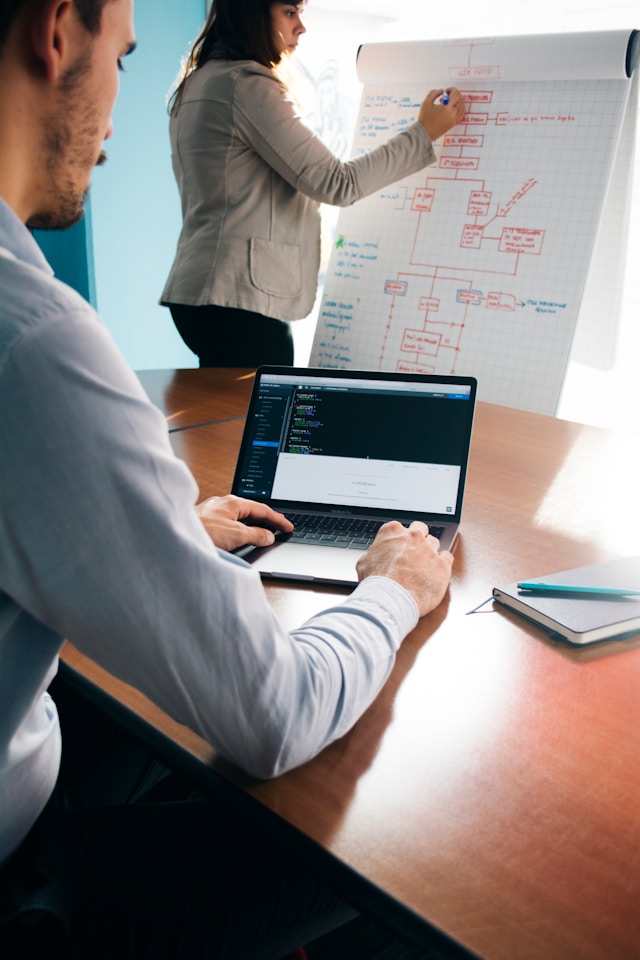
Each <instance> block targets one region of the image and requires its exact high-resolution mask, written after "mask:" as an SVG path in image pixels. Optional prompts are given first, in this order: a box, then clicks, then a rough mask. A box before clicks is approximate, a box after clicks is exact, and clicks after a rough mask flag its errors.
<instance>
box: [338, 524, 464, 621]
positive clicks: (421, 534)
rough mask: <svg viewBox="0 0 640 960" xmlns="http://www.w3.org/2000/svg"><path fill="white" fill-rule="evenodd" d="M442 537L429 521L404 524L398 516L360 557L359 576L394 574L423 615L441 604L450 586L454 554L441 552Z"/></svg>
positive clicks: (362, 577) (393, 578)
mask: <svg viewBox="0 0 640 960" xmlns="http://www.w3.org/2000/svg"><path fill="white" fill-rule="evenodd" d="M439 548H440V541H439V540H436V538H435V537H432V536H431V534H430V533H429V528H428V527H427V525H426V523H421V522H420V521H419V520H414V522H413V523H412V524H410V525H409V526H408V527H403V525H402V524H401V523H398V522H397V521H396V520H393V521H391V523H385V524H384V526H382V527H381V528H380V530H379V532H378V535H377V537H376V539H375V540H374V542H373V544H372V546H371V548H370V549H369V550H368V551H367V553H365V554H364V556H362V557H361V558H360V560H359V561H358V563H357V565H356V567H357V571H358V577H359V579H360V580H364V578H365V577H372V576H381V577H390V578H391V580H395V581H396V582H397V583H399V584H401V586H403V587H404V588H405V589H406V590H408V591H409V593H410V594H411V595H412V596H413V598H414V599H415V601H416V603H417V604H418V608H419V610H420V616H421V617H423V616H424V615H425V614H426V613H429V612H430V611H431V610H433V609H435V607H437V606H438V604H439V603H440V601H441V600H442V598H443V597H444V595H445V593H446V592H447V587H448V586H449V580H450V579H451V567H452V565H453V554H451V553H449V551H448V550H443V551H442V553H439V552H438V550H439Z"/></svg>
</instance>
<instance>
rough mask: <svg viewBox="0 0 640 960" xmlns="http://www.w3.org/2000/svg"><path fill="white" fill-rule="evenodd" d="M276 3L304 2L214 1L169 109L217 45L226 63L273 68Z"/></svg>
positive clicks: (298, 1)
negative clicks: (251, 63) (273, 11)
mask: <svg viewBox="0 0 640 960" xmlns="http://www.w3.org/2000/svg"><path fill="white" fill-rule="evenodd" d="M275 3H286V4H290V5H291V6H294V7H301V6H303V4H304V3H305V0H213V3H212V4H211V9H210V10H209V15H208V17H207V19H206V21H205V24H204V26H203V28H202V30H201V31H200V33H199V34H198V36H197V37H196V39H195V41H194V44H193V46H192V48H191V51H190V53H189V56H188V57H187V59H186V62H185V64H184V67H183V69H182V71H181V74H180V79H179V81H178V86H177V87H176V89H175V90H174V92H173V94H172V95H171V98H170V100H169V109H170V110H173V109H174V107H177V105H178V104H179V102H180V97H181V94H182V88H183V86H184V83H185V81H186V80H187V78H188V77H189V76H190V74H192V73H193V71H194V70H197V69H198V67H199V66H201V65H202V64H203V63H206V61H207V60H208V59H210V56H211V51H212V49H213V48H214V46H215V45H216V44H220V45H222V46H223V47H224V49H225V56H226V58H227V59H229V60H255V61H257V63H261V64H262V66H263V67H275V66H277V65H278V63H280V60H281V58H282V54H281V52H280V50H278V48H277V47H276V45H275V44H274V42H273V32H272V28H271V8H272V6H273V5H274V4H275Z"/></svg>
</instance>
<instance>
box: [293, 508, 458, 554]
mask: <svg viewBox="0 0 640 960" xmlns="http://www.w3.org/2000/svg"><path fill="white" fill-rule="evenodd" d="M285 515H286V516H287V519H288V520H291V522H292V523H293V524H294V530H293V532H292V533H290V534H288V535H287V540H288V541H289V542H290V543H306V544H310V545H311V546H325V547H326V546H330V547H346V548H352V549H354V550H366V549H367V548H368V547H370V546H371V544H372V543H373V541H374V539H375V535H376V533H377V532H378V530H379V529H380V527H381V526H382V524H383V522H384V521H383V520H364V519H361V518H359V517H331V516H318V515H317V514H313V513H310V514H306V513H305V514H303V513H294V514H285ZM442 531H443V528H442V527H429V532H430V533H432V534H433V536H434V537H440V536H441V535H442Z"/></svg>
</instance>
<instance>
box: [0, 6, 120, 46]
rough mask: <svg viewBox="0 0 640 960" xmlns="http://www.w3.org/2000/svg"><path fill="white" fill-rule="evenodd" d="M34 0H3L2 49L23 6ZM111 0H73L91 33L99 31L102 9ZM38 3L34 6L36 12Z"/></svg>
mask: <svg viewBox="0 0 640 960" xmlns="http://www.w3.org/2000/svg"><path fill="white" fill-rule="evenodd" d="M29 2H32V0H2V4H1V5H0V49H2V47H3V45H4V42H5V40H6V39H7V37H8V36H9V31H10V29H11V26H12V24H13V22H14V20H15V18H16V16H17V15H18V12H19V10H20V8H21V7H23V6H26V5H27V3H29ZM109 2H110V0H73V5H74V6H75V8H76V10H77V12H78V18H79V20H80V23H81V24H82V26H83V27H84V28H85V30H88V31H89V33H93V34H96V33H99V32H100V26H101V24H102V11H103V9H104V7H105V5H106V4H107V3H109ZM36 9H37V4H36V5H35V6H34V12H35V10H36Z"/></svg>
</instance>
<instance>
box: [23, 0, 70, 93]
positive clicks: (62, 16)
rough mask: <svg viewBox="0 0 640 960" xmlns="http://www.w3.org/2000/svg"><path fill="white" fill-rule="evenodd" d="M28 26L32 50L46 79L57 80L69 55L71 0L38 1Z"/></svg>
mask: <svg viewBox="0 0 640 960" xmlns="http://www.w3.org/2000/svg"><path fill="white" fill-rule="evenodd" d="M36 9H37V13H35V14H34V16H33V20H32V22H31V25H30V32H31V42H32V44H33V47H32V49H33V53H34V56H35V58H36V60H37V61H38V63H39V64H40V67H41V69H42V71H43V72H44V74H45V76H46V78H47V80H57V79H58V77H59V76H60V74H61V73H62V67H63V64H64V63H65V60H66V58H67V57H68V56H69V48H70V42H71V33H70V30H71V29H72V26H73V20H74V17H73V3H72V0H42V2H41V3H39V4H37V6H36Z"/></svg>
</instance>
